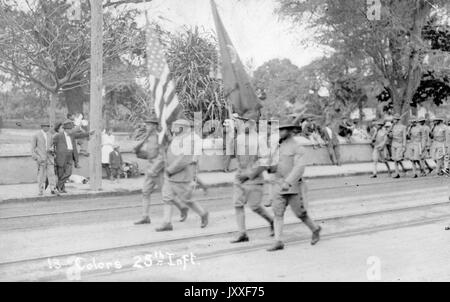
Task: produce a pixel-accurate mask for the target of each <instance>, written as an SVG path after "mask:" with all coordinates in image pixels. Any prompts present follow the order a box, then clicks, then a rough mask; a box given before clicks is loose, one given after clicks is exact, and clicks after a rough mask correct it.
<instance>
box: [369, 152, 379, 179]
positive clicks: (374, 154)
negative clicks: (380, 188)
mask: <svg viewBox="0 0 450 302" xmlns="http://www.w3.org/2000/svg"><path fill="white" fill-rule="evenodd" d="M378 159H379V152H378V150H377V149H373V152H372V161H373V171H372V176H371V177H372V178H375V177H377V172H378V171H377V165H378Z"/></svg>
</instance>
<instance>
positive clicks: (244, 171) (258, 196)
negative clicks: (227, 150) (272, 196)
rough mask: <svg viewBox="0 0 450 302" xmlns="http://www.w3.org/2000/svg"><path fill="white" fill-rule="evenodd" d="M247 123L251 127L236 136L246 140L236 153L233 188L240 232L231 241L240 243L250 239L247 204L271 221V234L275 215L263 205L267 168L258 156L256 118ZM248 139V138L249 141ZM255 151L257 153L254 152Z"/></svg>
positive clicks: (238, 138)
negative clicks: (247, 226)
mask: <svg viewBox="0 0 450 302" xmlns="http://www.w3.org/2000/svg"><path fill="white" fill-rule="evenodd" d="M247 124H248V125H249V127H251V128H250V129H249V128H246V131H245V132H244V133H240V134H239V135H238V137H237V138H236V141H237V142H238V143H239V142H241V141H244V142H245V143H244V144H243V145H244V148H245V150H241V149H240V147H239V145H238V153H237V154H236V159H237V162H238V170H237V172H236V179H235V183H234V188H233V192H234V194H233V195H234V196H233V203H234V208H235V213H236V222H237V226H238V232H239V233H238V236H237V237H236V238H235V239H233V240H232V241H231V243H239V242H245V241H248V240H249V238H248V236H247V232H246V228H245V209H244V206H245V205H246V204H248V205H249V207H250V209H251V210H252V211H253V212H255V213H256V214H258V215H259V216H261V217H262V218H263V219H264V220H266V221H267V222H268V223H269V225H270V235H271V236H273V217H272V216H271V215H270V214H269V213H268V212H267V211H266V209H265V208H264V207H262V205H261V204H262V199H263V194H264V177H263V174H262V173H263V172H264V170H265V168H264V166H263V163H262V162H261V160H262V158H260V156H258V151H259V150H258V134H257V132H256V122H255V121H254V120H248V123H247ZM246 139H248V142H247V141H246ZM240 146H242V145H240ZM241 151H244V152H241ZM255 151H256V152H255ZM253 152H255V153H256V154H252V153H253ZM240 153H244V154H240Z"/></svg>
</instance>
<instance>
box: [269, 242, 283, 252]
mask: <svg viewBox="0 0 450 302" xmlns="http://www.w3.org/2000/svg"><path fill="white" fill-rule="evenodd" d="M282 249H284V243H283V242H282V241H275V243H274V244H272V246H270V247H269V248H268V249H267V251H268V252H275V251H279V250H282Z"/></svg>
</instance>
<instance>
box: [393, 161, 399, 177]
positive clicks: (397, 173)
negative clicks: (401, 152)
mask: <svg viewBox="0 0 450 302" xmlns="http://www.w3.org/2000/svg"><path fill="white" fill-rule="evenodd" d="M398 165H399V162H398V161H394V168H395V176H394V178H399V177H400V171H399V169H398Z"/></svg>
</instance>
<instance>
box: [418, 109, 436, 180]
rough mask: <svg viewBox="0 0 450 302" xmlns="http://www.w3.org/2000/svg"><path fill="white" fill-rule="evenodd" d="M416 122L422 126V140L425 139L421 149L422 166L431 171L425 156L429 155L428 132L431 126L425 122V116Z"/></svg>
mask: <svg viewBox="0 0 450 302" xmlns="http://www.w3.org/2000/svg"><path fill="white" fill-rule="evenodd" d="M417 121H418V123H419V124H420V126H421V127H422V128H423V135H424V136H425V138H424V140H425V147H424V149H423V152H422V163H423V165H422V166H423V167H424V168H425V167H426V168H427V169H428V171H429V172H430V173H431V171H433V169H432V168H431V167H430V165H429V164H428V161H427V158H428V157H429V156H430V148H431V138H430V134H431V128H430V126H428V125H427V124H426V121H427V119H426V118H425V117H421V118H419V119H418V120H417ZM425 175H426V173H423V176H425Z"/></svg>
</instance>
